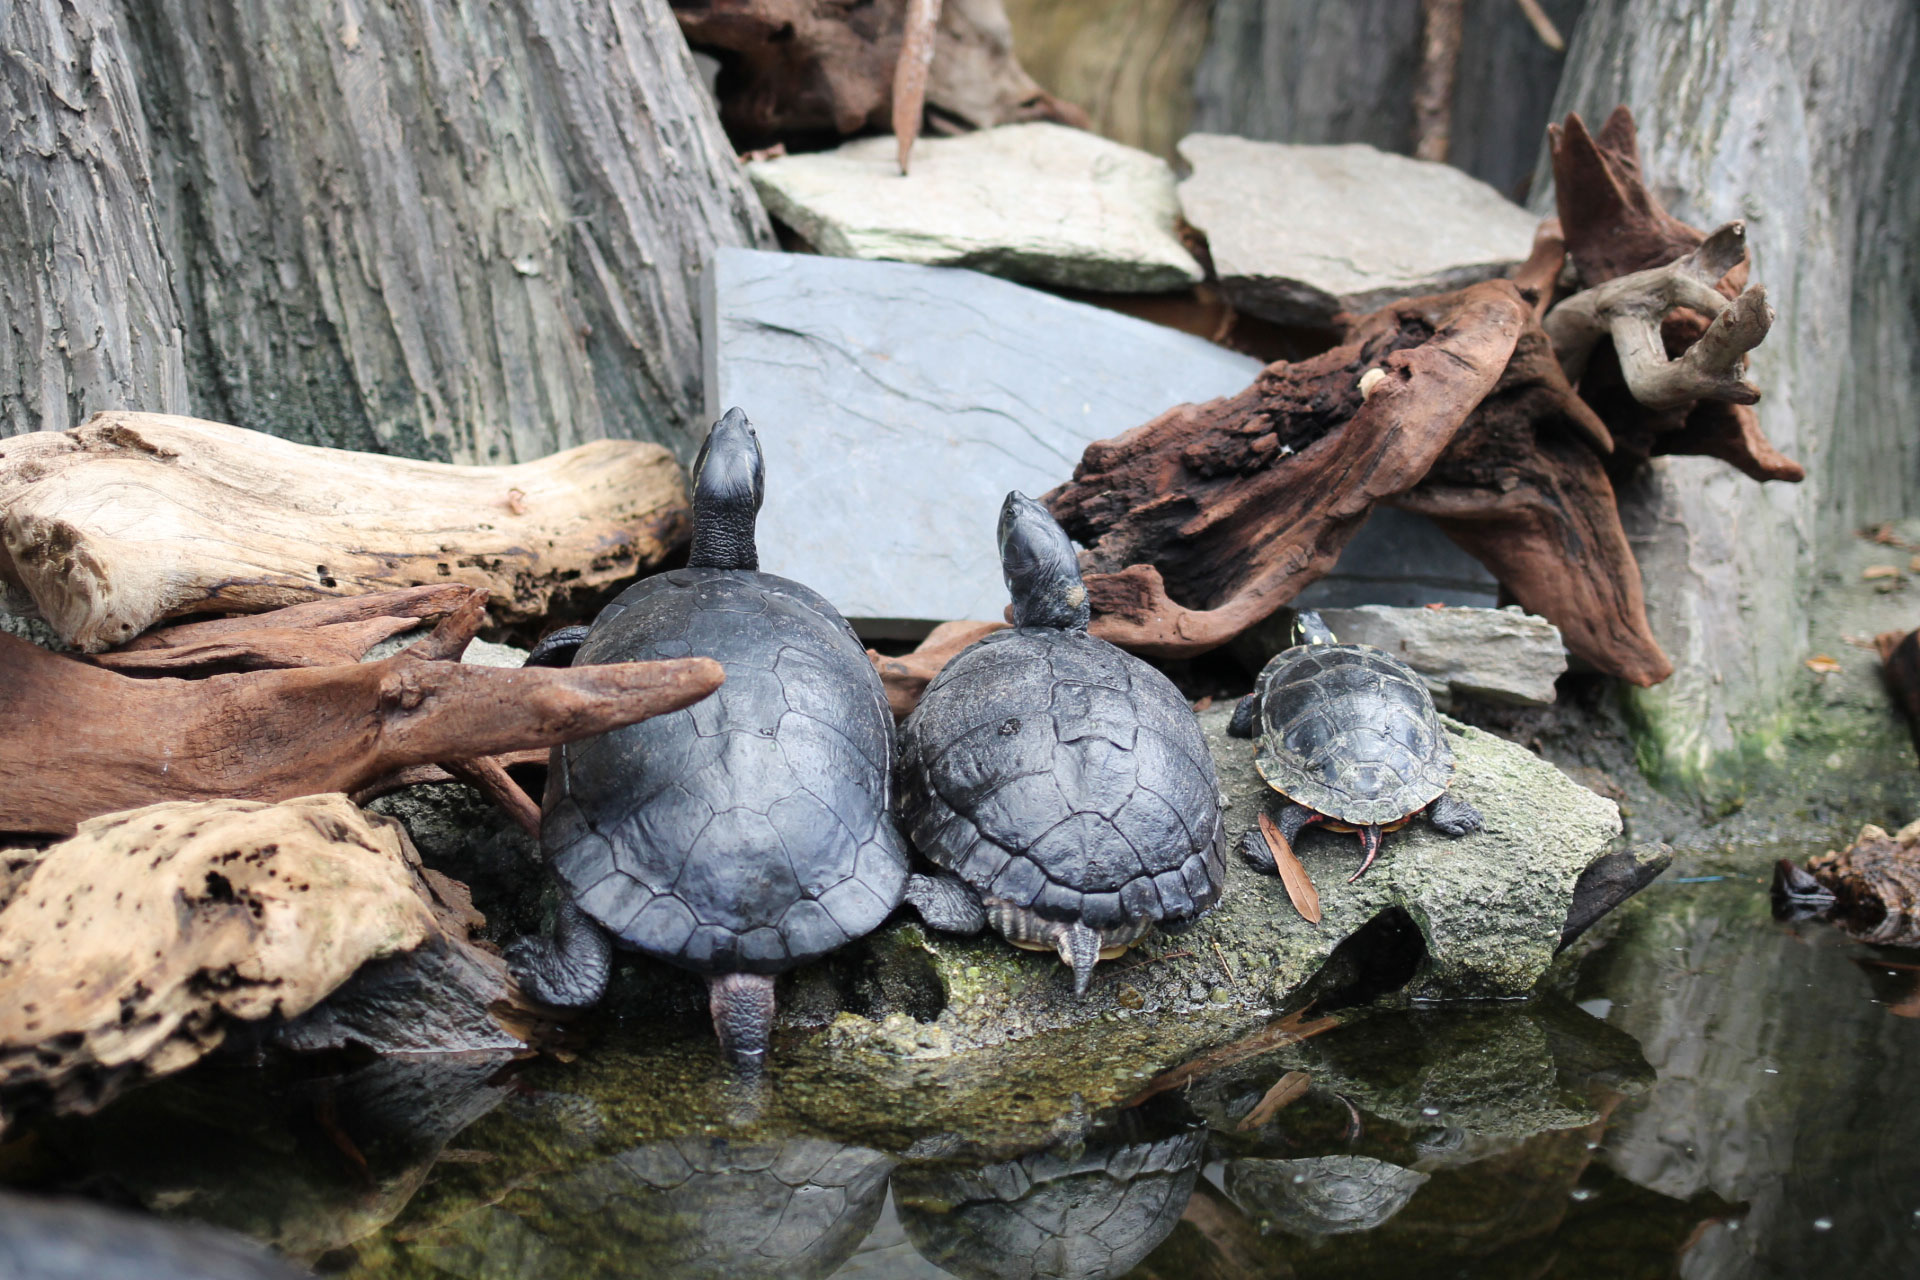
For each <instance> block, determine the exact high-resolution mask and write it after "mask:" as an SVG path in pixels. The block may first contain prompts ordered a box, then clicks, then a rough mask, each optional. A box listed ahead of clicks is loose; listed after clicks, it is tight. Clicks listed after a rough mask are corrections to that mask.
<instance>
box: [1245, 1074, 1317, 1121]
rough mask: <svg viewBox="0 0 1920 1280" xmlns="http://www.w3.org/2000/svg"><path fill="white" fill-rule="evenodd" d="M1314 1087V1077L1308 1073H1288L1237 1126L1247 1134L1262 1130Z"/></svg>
mask: <svg viewBox="0 0 1920 1280" xmlns="http://www.w3.org/2000/svg"><path fill="white" fill-rule="evenodd" d="M1312 1087H1313V1077H1312V1076H1310V1075H1308V1074H1307V1073H1306V1072H1304V1071H1289V1072H1287V1074H1285V1075H1283V1076H1281V1077H1280V1078H1279V1079H1278V1080H1276V1081H1274V1084H1273V1088H1271V1089H1269V1090H1267V1092H1266V1096H1265V1097H1263V1098H1261V1099H1260V1101H1258V1102H1256V1103H1255V1104H1254V1106H1253V1110H1251V1111H1249V1112H1247V1116H1246V1119H1244V1120H1242V1121H1241V1122H1240V1123H1239V1125H1238V1126H1237V1127H1238V1129H1239V1130H1240V1132H1242V1133H1246V1132H1247V1131H1249V1130H1252V1129H1258V1128H1260V1127H1261V1126H1262V1125H1264V1124H1266V1122H1267V1121H1269V1120H1271V1119H1273V1117H1274V1116H1275V1115H1277V1114H1278V1113H1279V1112H1280V1110H1281V1109H1282V1108H1284V1107H1288V1106H1291V1105H1292V1104H1294V1103H1296V1102H1298V1101H1299V1100H1300V1099H1301V1098H1304V1097H1305V1096H1306V1094H1307V1090H1308V1089H1310V1088H1312Z"/></svg>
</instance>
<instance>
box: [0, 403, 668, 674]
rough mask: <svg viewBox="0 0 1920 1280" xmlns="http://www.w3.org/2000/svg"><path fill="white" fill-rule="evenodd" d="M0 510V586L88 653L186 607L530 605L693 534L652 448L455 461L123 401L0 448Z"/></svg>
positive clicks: (616, 575)
mask: <svg viewBox="0 0 1920 1280" xmlns="http://www.w3.org/2000/svg"><path fill="white" fill-rule="evenodd" d="M0 511H3V512H4V516H0V548H3V550H0V580H5V581H6V582H7V583H9V584H11V585H12V586H13V587H15V588H16V589H19V590H23V591H25V592H26V593H27V594H29V595H30V596H31V597H32V599H33V601H34V604H35V606H36V607H37V608H38V609H39V611H40V613H41V615H42V616H43V617H45V618H46V619H47V620H48V621H49V622H50V623H52V624H53V626H54V628H55V629H56V630H57V631H58V632H59V633H60V635H61V637H62V638H63V639H64V640H66V641H67V643H69V644H71V645H74V646H75V647H77V648H80V649H82V650H85V651H88V652H97V651H99V650H100V649H103V648H106V647H108V646H110V645H116V644H120V643H123V642H125V641H127V640H129V639H131V638H132V637H134V636H135V635H138V634H139V633H140V632H141V631H144V630H145V629H146V628H148V627H149V626H151V625H153V624H154V623H155V622H158V621H160V620H161V619H163V618H168V617H177V616H179V615H181V614H185V613H195V612H238V613H248V612H259V611H262V610H266V609H274V608H279V607H281V606H283V605H290V604H297V603H300V602H302V601H310V600H315V599H317V598H320V597H325V596H335V595H357V594H363V593H367V592H375V591H386V590H391V589H394V588H398V587H410V586H417V585H421V584H447V583H454V584H462V585H466V586H470V587H479V588H481V589H483V590H485V591H487V592H488V593H489V594H490V595H491V597H492V600H491V608H492V610H493V613H494V617H495V619H496V621H505V620H514V619H532V618H538V617H541V616H542V615H545V614H547V613H548V612H549V611H551V610H552V609H554V608H555V607H556V606H557V605H561V604H564V603H565V601H566V600H567V598H568V596H569V594H570V593H572V592H576V591H590V590H594V589H596V588H603V587H605V586H607V585H608V584H610V583H613V582H616V581H618V580H620V579H622V578H625V577H629V576H631V575H633V574H634V573H636V572H638V571H639V570H641V569H643V568H647V567H649V566H651V565H653V564H656V563H658V562H659V560H660V559H661V558H662V557H663V556H664V555H665V554H666V553H667V551H668V550H669V549H670V548H672V547H674V546H677V545H678V544H679V543H680V542H682V541H683V540H684V539H685V537H686V536H687V533H688V531H689V528H690V523H689V522H690V514H689V510H688V507H687V501H686V490H685V482H684V479H683V477H682V476H681V473H680V469H679V466H678V464H676V463H675V462H674V460H673V458H672V457H671V456H670V455H669V454H668V453H667V451H666V450H665V449H663V448H661V447H660V446H658V445H650V444H641V443H638V442H634V441H624V440H601V441H596V442H594V443H592V444H587V445H581V446H579V447H578V448H575V449H570V450H568V451H566V452H564V453H559V454H554V455H552V456H551V457H547V458H542V459H540V460H539V461H537V462H528V463H521V464H519V465H517V466H511V467H457V466H452V465H449V464H445V463H434V462H420V461H415V460H412V459H405V458H392V457H386V456H382V455H377V454H364V453H348V452H345V451H341V450H332V449H318V448H314V447H312V446H309V445H301V444H294V443H292V442H290V441H286V440H280V439H277V438H275V437H272V436H267V435H262V434H259V433H257V432H252V431H246V430H243V429H241V428H239V427H232V426H227V425H225V424H223V423H217V422H203V421H200V420H197V419H192V418H175V417H163V416H160V415H155V414H128V413H120V414H101V415H98V416H96V417H94V418H93V419H91V420H90V421H88V422H87V423H85V424H84V425H82V426H79V427H75V428H73V429H72V430H70V431H64V432H38V433H35V434H33V435H30V436H24V437H19V438H17V439H14V440H9V441H4V442H0Z"/></svg>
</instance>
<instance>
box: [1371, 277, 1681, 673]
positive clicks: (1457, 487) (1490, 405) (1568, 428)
mask: <svg viewBox="0 0 1920 1280" xmlns="http://www.w3.org/2000/svg"><path fill="white" fill-rule="evenodd" d="M1381 323H1383V319H1382V318H1381V317H1369V320H1368V321H1365V322H1363V324H1373V325H1378V324H1381ZM1606 442H1607V429H1606V427H1605V426H1604V425H1603V424H1601V422H1600V421H1599V419H1598V418H1597V417H1596V416H1595V415H1594V412H1593V410H1592V409H1590V408H1588V407H1587V405H1586V403H1585V402H1584V401H1583V400H1582V399H1581V398H1580V397H1579V396H1578V395H1576V394H1575V393H1574V390H1573V387H1572V386H1571V385H1570V384H1569V383H1568V381H1567V378H1566V375H1565V374H1564V373H1563V372H1562V371H1561V368H1560V365H1559V362H1558V361H1556V360H1555V359H1554V356H1553V350H1552V346H1551V344H1550V343H1549V341H1548V339H1547V335H1546V333H1545V332H1544V331H1543V330H1542V329H1541V328H1540V326H1539V324H1538V323H1537V322H1536V321H1535V320H1534V319H1533V317H1532V315H1531V314H1529V315H1528V316H1527V318H1526V321H1525V325H1524V328H1523V331H1522V333H1521V335H1520V340H1519V341H1518V342H1517V343H1516V344H1515V346H1514V352H1513V356H1512V358H1511V359H1510V360H1509V361H1508V362H1507V367H1506V368H1505V369H1504V370H1503V371H1502V372H1501V374H1500V378H1499V381H1498V382H1496V383H1495V384H1494V386H1493V389H1492V390H1491V391H1489V392H1488V393H1487V395H1486V397H1485V399H1483V400H1482V401H1481V402H1480V403H1479V404H1478V405H1477V406H1475V408H1474V410H1473V412H1472V413H1471V414H1469V415H1468V417H1467V420H1466V422H1465V423H1464V424H1462V426H1461V428H1460V430H1459V431H1458V432H1456V433H1455V435H1454V437H1453V439H1452V440H1451V441H1450V442H1449V444H1448V445H1447V448H1446V449H1445V450H1444V451H1443V452H1442V453H1441V455H1440V457H1439V458H1438V459H1437V460H1436V461H1435V462H1434V464H1433V466H1432V467H1431V468H1429V469H1428V471H1427V473H1426V475H1425V476H1423V477H1422V478H1421V480H1420V482H1419V483H1418V484H1416V485H1414V486H1413V487H1412V488H1411V489H1409V490H1407V491H1406V492H1403V493H1400V494H1397V495H1395V496H1393V497H1392V498H1390V499H1388V501H1389V502H1390V503H1391V504H1392V505H1394V506H1397V507H1401V508H1403V509H1405V510H1408V511H1416V512H1419V513H1420V514H1422V515H1425V516H1428V517H1430V518H1431V519H1432V520H1433V521H1434V522H1435V523H1436V524H1438V525H1439V526H1440V528H1441V530H1442V531H1443V532H1445V533H1446V535H1447V536H1448V537H1449V538H1451V539H1453V541H1454V542H1456V543H1457V544H1459V546H1460V547H1461V548H1462V549H1464V550H1465V551H1466V552H1468V554H1470V555H1472V556H1473V557H1474V558H1475V559H1477V560H1479V561H1480V562H1481V563H1482V564H1484V565H1486V566H1487V568H1489V569H1491V570H1492V571H1493V575H1494V577H1496V578H1497V579H1499V581H1500V582H1501V584H1502V585H1503V586H1505V587H1506V589H1507V590H1508V591H1510V592H1512V593H1513V597H1514V599H1515V600H1517V601H1518V602H1519V603H1520V604H1521V605H1522V606H1524V607H1525V608H1526V610H1527V612H1529V613H1535V614H1538V615H1540V616H1541V617H1543V618H1546V619H1547V620H1548V621H1550V622H1552V623H1553V624H1554V625H1555V626H1557V627H1559V628H1560V634H1561V638H1562V639H1563V640H1565V642H1566V645H1567V648H1568V649H1569V650H1570V651H1571V652H1573V653H1575V654H1577V655H1578V656H1580V657H1581V658H1583V659H1585V660H1586V661H1587V662H1589V663H1591V664H1593V666H1595V667H1597V668H1598V669H1600V670H1601V671H1604V672H1606V673H1608V674H1609V675H1614V676H1618V677H1620V678H1621V679H1622V680H1626V681H1628V682H1630V683H1632V684H1637V685H1643V686H1644V685H1653V684H1658V683H1659V682H1660V681H1662V680H1665V679H1666V678H1667V677H1668V676H1670V675H1672V674H1673V664H1672V663H1671V662H1669V661H1668V660H1667V656H1666V655H1665V654H1664V653H1663V652H1661V649H1660V645H1659V643H1658V642H1657V641H1655V640H1654V638H1653V632H1652V629H1651V628H1650V627H1649V626H1648V623H1647V611H1646V601H1645V598H1644V596H1643V595H1642V593H1641V584H1640V566H1639V564H1638V562H1636V561H1635V559H1634V556H1633V548H1632V547H1631V546H1630V545H1629V544H1628V542H1627V534H1626V530H1625V529H1624V528H1623V527H1622V526H1621V524H1620V510H1619V506H1618V505H1617V502H1616V500H1615V497H1614V491H1613V484H1612V482H1611V481H1610V480H1609V479H1608V478H1607V472H1606V466H1605V463H1604V462H1603V461H1602V456H1603V454H1604V452H1605V450H1604V448H1603V447H1602V446H1603V445H1604V444H1605V443H1606Z"/></svg>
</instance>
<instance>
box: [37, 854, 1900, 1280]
mask: <svg viewBox="0 0 1920 1280" xmlns="http://www.w3.org/2000/svg"><path fill="white" fill-rule="evenodd" d="M1916 961H1920V955H1916V954H1915V953H1912V952H1894V951H1884V950H1875V949H1873V948H1868V947H1865V946H1862V945H1859V944H1856V943H1852V942H1849V941H1848V940H1846V939H1845V938H1843V937H1842V936H1841V935H1839V934H1838V933H1837V932H1835V931H1834V930H1833V929H1831V928H1829V927H1828V926H1826V925H1823V924H1818V923H1801V924H1792V925H1789V924H1780V923H1776V922H1775V921H1773V920H1772V918H1771V917H1770V915H1769V912H1768V906H1767V897H1766V886H1765V883H1764V881H1763V880H1761V879H1759V878H1756V877H1753V876H1746V875H1741V876H1730V877H1727V878H1722V879H1714V880H1708V881H1704V882H1695V883H1660V884H1656V885H1655V886H1654V887H1652V888H1651V889H1649V890H1648V891H1647V892H1646V893H1645V894H1643V895H1642V897H1641V899H1640V900H1639V901H1638V902H1636V903H1635V904H1632V905H1631V906H1630V907H1629V908H1627V909H1626V910H1625V911H1624V912H1623V913H1622V918H1621V919H1620V921H1619V924H1618V928H1617V930H1616V931H1615V932H1614V933H1613V935H1612V936H1611V937H1610V939H1609V940H1607V941H1606V942H1605V943H1604V944H1603V945H1601V946H1599V947H1597V948H1594V949H1593V950H1591V952H1590V953H1589V954H1587V955H1586V956H1584V958H1582V959H1580V960H1579V961H1578V962H1577V963H1574V964H1569V965H1567V966H1565V967H1564V971H1563V972H1561V973H1560V974H1559V975H1558V978H1557V982H1558V990H1557V991H1554V992H1549V993H1543V994H1542V995H1540V996H1539V997H1537V998H1535V999H1533V1000H1531V1001H1527V1002H1524V1003H1520V1004H1514V1005H1503V1006H1499V1007H1494V1008H1486V1007H1479V1008H1473V1009H1456V1008H1449V1009H1400V1010H1387V1011H1373V1012H1365V1011H1356V1010H1346V1011H1340V1012H1337V1013H1334V1014H1332V1015H1330V1016H1315V1015H1308V1016H1306V1017H1295V1018H1293V1019H1291V1020H1289V1021H1288V1022H1286V1023H1285V1024H1283V1025H1281V1026H1278V1027H1268V1028H1265V1029H1259V1030H1256V1031H1254V1032H1253V1033H1251V1034H1248V1033H1247V1029H1246V1028H1237V1029H1236V1031H1235V1037H1234V1038H1232V1039H1230V1040H1228V1041H1227V1042H1226V1043H1224V1044H1222V1045H1219V1046H1217V1047H1214V1048H1211V1049H1209V1050H1207V1051H1205V1052H1203V1053H1201V1054H1198V1055H1195V1056H1189V1058H1188V1059H1187V1060H1186V1061H1184V1062H1174V1063H1166V1062H1154V1061H1149V1062H1141V1061H1139V1060H1138V1056H1137V1051H1135V1050H1129V1051H1128V1054H1127V1056H1126V1057H1125V1059H1124V1060H1122V1059H1119V1058H1112V1059H1101V1058H1099V1057H1098V1055H1097V1054H1096V1055H1094V1056H1092V1057H1088V1056H1087V1055H1086V1053H1085V1051H1084V1041H1083V1042H1082V1049H1081V1050H1079V1051H1078V1052H1079V1054H1080V1056H1079V1057H1077V1058H1075V1060H1074V1065H1073V1066H1072V1067H1071V1068H1070V1069H1069V1068H1060V1069H1055V1067H1054V1066H1051V1065H1049V1063H1050V1058H1049V1054H1050V1053H1052V1052H1053V1050H1052V1049H1051V1048H1050V1046H1049V1045H1048V1044H1046V1043H1040V1042H1028V1043H1027V1044H1025V1045H1023V1046H1021V1047H1020V1048H1019V1049H1018V1050H1017V1051H1009V1052H1008V1053H1007V1054H1005V1055H996V1060H995V1061H991V1062H984V1063H982V1064H978V1065H975V1066H972V1067H969V1068H968V1069H967V1070H966V1072H963V1073H956V1069H955V1068H954V1067H953V1065H952V1064H950V1063H949V1064H942V1063H940V1062H938V1061H930V1062H913V1061H903V1062H901V1063H899V1064H898V1066H897V1069H889V1071H888V1073H887V1074H885V1075H883V1076H880V1077H875V1076H873V1075H871V1074H866V1075H854V1074H852V1072H851V1071H850V1069H849V1062H850V1059H849V1058H848V1057H847V1055H844V1054H841V1055H835V1054H833V1053H831V1052H829V1051H827V1050H825V1049H824V1048H822V1047H820V1046H819V1045H818V1044H816V1045H815V1046H814V1047H813V1048H812V1049H809V1048H808V1047H807V1046H805V1045H800V1046H795V1047H792V1049H791V1052H788V1053H787V1054H785V1055H783V1066H782V1068H781V1071H780V1073H778V1074H776V1076H775V1078H774V1079H773V1081H772V1083H771V1085H770V1086H769V1087H768V1088H767V1089H765V1090H764V1091H762V1092H760V1093H758V1094H753V1095H742V1094H740V1093H738V1092H735V1091H732V1090H729V1089H727V1088H725V1087H723V1086H722V1084H721V1083H720V1081H719V1079H718V1075H717V1072H716V1070H715V1068H714V1065H713V1055H712V1050H711V1046H710V1045H709V1044H708V1043H707V1042H706V1040H705V1039H704V1038H703V1036H702V1035H701V1034H700V1029H699V1028H690V1029H688V1033H687V1034H685V1035H680V1036H663V1034H662V1033H661V1031H660V1030H659V1029H658V1028H656V1027H651V1026H629V1027H624V1028H623V1027H619V1026H611V1027H603V1028H601V1029H600V1030H599V1031H598V1032H597V1033H596V1038H595V1040H594V1042H593V1043H592V1044H591V1045H589V1046H588V1047H587V1048H586V1049H585V1050H584V1051H583V1052H582V1053H581V1054H580V1056H579V1057H577V1058H576V1059H575V1060H574V1061H571V1062H557V1061H552V1060H541V1061H535V1062H530V1063H522V1064H509V1065H503V1064H501V1063H500V1062H499V1061H497V1060H496V1061H489V1060H484V1059H477V1060H472V1061H455V1062H448V1061H446V1060H444V1059H438V1060H434V1061H432V1062H424V1063H421V1062H412V1063H410V1062H400V1061H388V1062H381V1063H373V1064H367V1065H364V1066H361V1067H359V1068H358V1069H356V1070H353V1071H350V1072H348V1073H346V1074H344V1075H342V1074H335V1075H331V1076H325V1077H317V1078H316V1077H313V1076H311V1075H308V1076H302V1077H289V1076H285V1075H270V1074H267V1073H262V1072H259V1071H255V1070H252V1069H241V1068H234V1067H212V1068H203V1069H200V1070H197V1071H194V1072H191V1073H188V1075H186V1076H185V1077H182V1078H180V1079H177V1080H174V1081H170V1082H165V1083H163V1084H161V1085H158V1086H155V1087H152V1088H149V1089H147V1090H145V1091H143V1092H141V1093H139V1094H136V1095H134V1096H132V1097H129V1098H127V1099H125V1100H123V1101H122V1102H121V1103H119V1104H116V1105H115V1106H114V1107H112V1108H110V1109H109V1110H108V1111H107V1112H105V1113H103V1114H102V1115H100V1116H97V1117H93V1118H90V1119H85V1120H79V1119H69V1120H62V1121H56V1122H47V1123H43V1124H41V1125H39V1126H38V1127H35V1128H33V1129H31V1130H30V1131H29V1132H28V1133H27V1134H26V1135H25V1136H23V1137H18V1138H15V1139H13V1140H11V1141H9V1142H8V1143H6V1144H4V1145H0V1182H8V1183H13V1184H16V1185H23V1186H32V1187H38V1188H41V1189H48V1190H63V1191H67V1192H70V1193H79V1194H84V1195H90V1196H93V1197H95V1198H99V1199H104V1200H108V1201H111V1202H116V1203H121V1204H132V1205H139V1206H144V1207H146V1208H148V1209H152V1210H155V1211H158V1212H160V1213H163V1214H167V1215H172V1216H176V1217H184V1218H195V1219H201V1220H206V1221H212V1222H216V1223H220V1224H222V1225H226V1226H229V1227H233V1228H236V1229H239V1230H241V1231H244V1232H246V1233H248V1234H250V1235H253V1236H255V1237H256V1238H259V1239H263V1240H266V1241H269V1242H271V1243H273V1244H274V1245H276V1246H277V1247H279V1248H280V1249H282V1250H284V1251H286V1252H288V1253H289V1254H292V1255H294V1256H296V1257H298V1258H300V1259H301V1260H303V1261H306V1262H308V1263H309V1264H311V1265H313V1266H314V1268H315V1269H316V1270H317V1271H319V1272H320V1273H322V1274H329V1275H338V1276H346V1277H351V1278H352V1280H390V1278H401V1277H404V1278H408V1280H412V1278H419V1280H429V1278H435V1280H437V1278H446V1277H462V1278H465V1280H509V1278H511V1280H572V1278H573V1277H582V1278H588V1277H591V1278H599V1277H628V1276H632V1277H678V1276H689V1277H691V1276H700V1277H708V1276H711V1277H725V1278H726V1280H745V1278H746V1277H752V1276H779V1277H823V1276H842V1277H903V1278H908V1280H911V1278H915V1277H926V1278H928V1280H933V1278H935V1277H940V1276H946V1275H954V1276H961V1277H976V1276H979V1277H985V1276H995V1277H1001V1276H1004V1277H1027V1276H1075V1277H1092V1276H1100V1277H1106V1276H1136V1277H1156V1278H1166V1280H1211V1278H1214V1277H1220V1278H1225V1277H1243V1276H1274V1277H1290V1276H1297V1277H1303V1278H1304V1277H1347V1276H1353V1277H1359V1276H1394V1277H1442V1276H1447V1277H1451V1276H1471V1277H1537V1276H1568V1277H1586V1276H1591V1277H1642V1276H1645V1277H1663V1276H1684V1277H1689V1278H1694V1277H1749V1276H1766V1277H1772V1276H1780V1277H1805V1276H1815V1275H1823V1274H1824V1275H1831V1276H1835V1277H1843V1276H1844V1277H1868V1278H1873V1277H1889V1278H1893V1277H1907V1276H1920V964H1916ZM815 1039H816V1041H817V1040H818V1039H819V1038H817V1037H816V1038H815ZM976 1056H978V1055H976ZM1059 1056H1060V1057H1062V1058H1064V1057H1065V1056H1069V1055H1066V1054H1065V1052H1064V1050H1063V1051H1062V1052H1061V1054H1060V1055H1059ZM1156 1073H1157V1074H1156Z"/></svg>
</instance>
